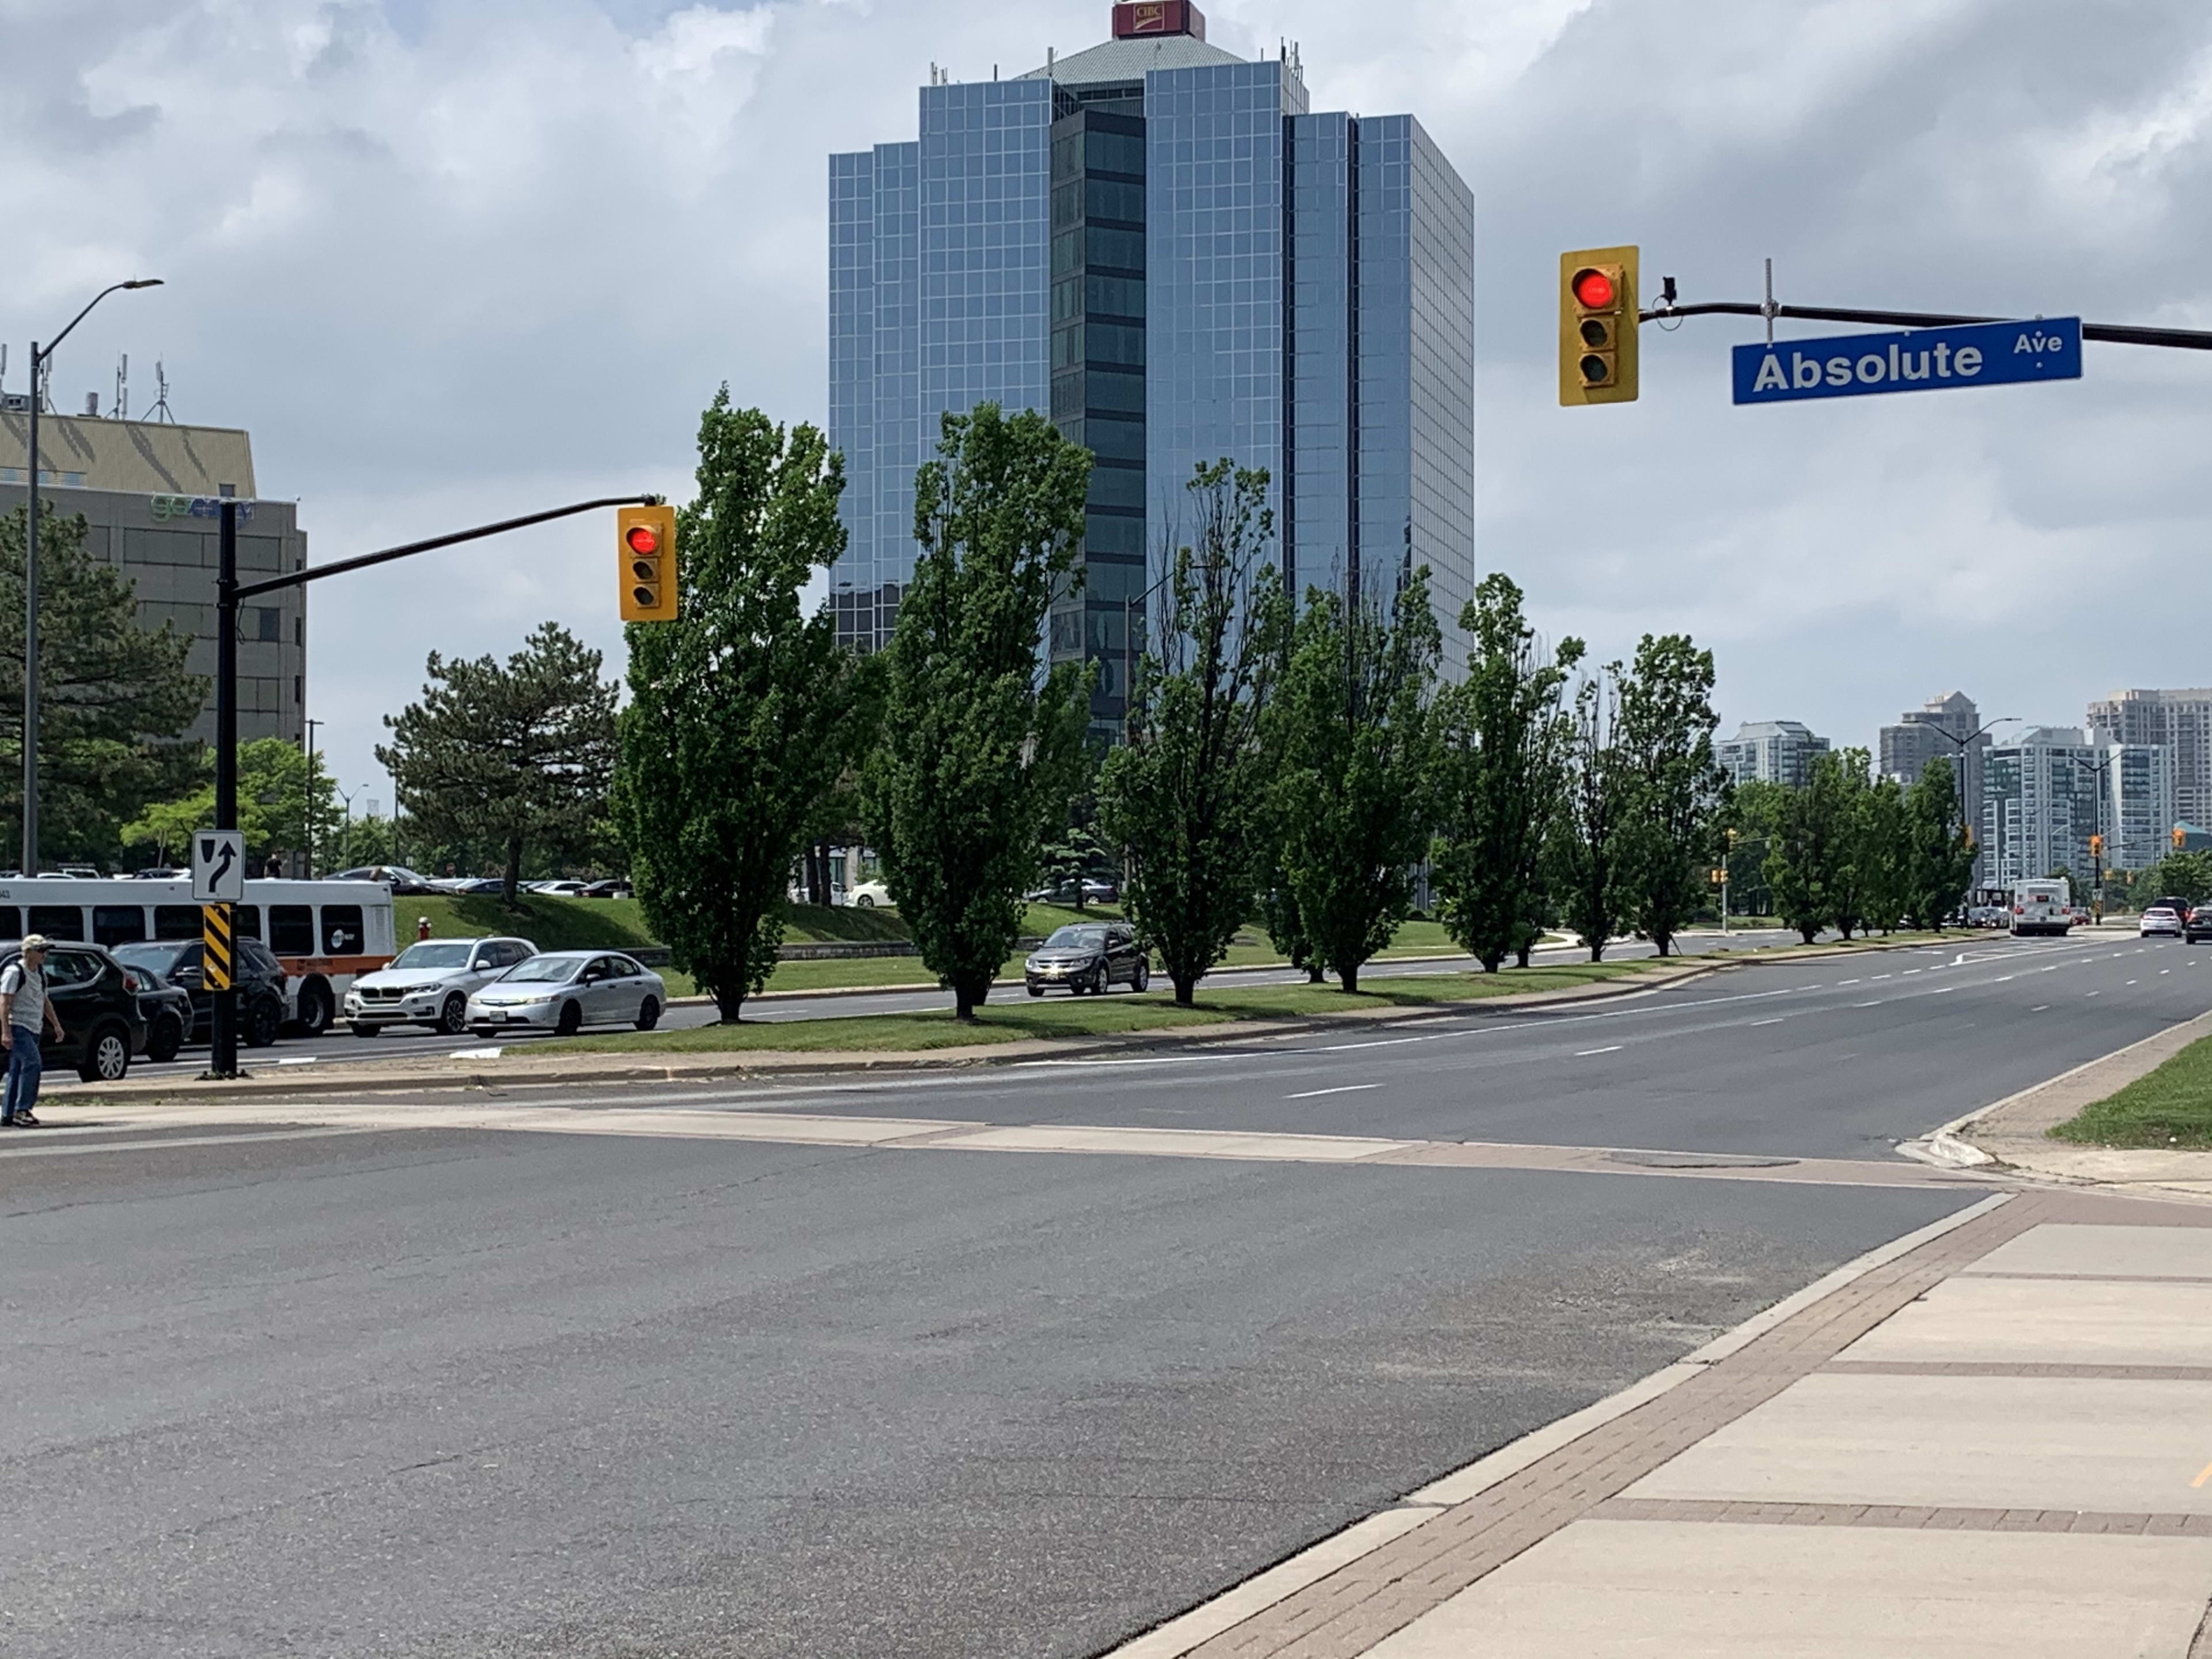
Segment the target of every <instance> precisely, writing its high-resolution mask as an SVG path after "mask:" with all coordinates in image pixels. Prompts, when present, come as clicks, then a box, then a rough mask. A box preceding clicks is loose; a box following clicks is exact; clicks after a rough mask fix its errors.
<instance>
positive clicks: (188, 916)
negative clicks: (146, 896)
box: [154, 904, 253, 940]
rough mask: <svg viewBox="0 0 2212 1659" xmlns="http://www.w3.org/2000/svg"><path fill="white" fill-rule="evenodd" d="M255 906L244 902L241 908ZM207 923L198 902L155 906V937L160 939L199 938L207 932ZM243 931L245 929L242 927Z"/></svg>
mask: <svg viewBox="0 0 2212 1659" xmlns="http://www.w3.org/2000/svg"><path fill="white" fill-rule="evenodd" d="M239 908H240V910H241V911H243V910H250V909H252V908H253V907H252V905H250V904H242V905H240V906H239ZM206 931H207V928H206V923H205V921H204V919H203V918H202V916H201V915H200V907H199V906H198V905H197V904H157V905H155V907H154V937H155V939H172V940H173V939H197V938H198V937H199V936H200V935H201V934H202V933H204V932H206ZM244 931H245V930H244V929H243V928H241V929H240V932H241V933H242V932H244Z"/></svg>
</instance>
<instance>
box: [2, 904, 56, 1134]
mask: <svg viewBox="0 0 2212 1659" xmlns="http://www.w3.org/2000/svg"><path fill="white" fill-rule="evenodd" d="M48 1030H51V1031H52V1033H53V1034H54V1040H55V1041H56V1042H59V1041H60V1040H61V1035H62V1022H61V1018H60V1016H59V1015H58V1014H56V1013H55V1012H54V1006H53V1004H52V1002H51V1001H49V1000H47V998H46V936H45V935H44V934H43V933H32V934H30V935H28V936H27V938H25V939H24V940H23V951H22V954H21V956H19V957H16V958H15V961H13V962H11V963H9V964H8V968H7V971H6V972H4V973H0V1046H4V1047H5V1048H6V1049H7V1050H8V1080H7V1083H6V1085H4V1086H0V1128H7V1129H15V1128H23V1129H35V1128H37V1127H39V1120H38V1119H37V1118H36V1117H35V1116H33V1115H32V1112H31V1108H33V1106H35V1105H37V1104H38V1103H39V1073H40V1068H41V1060H42V1056H41V1055H40V1052H39V1037H40V1033H41V1032H43V1031H48Z"/></svg>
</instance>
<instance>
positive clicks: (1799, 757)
mask: <svg viewBox="0 0 2212 1659" xmlns="http://www.w3.org/2000/svg"><path fill="white" fill-rule="evenodd" d="M1827 752H1828V740H1827V739H1826V738H1823V737H1820V736H1818V735H1816V734H1815V733H1814V732H1812V731H1811V730H1810V729H1809V728H1808V726H1806V725H1805V723H1804V722H1803V721H1802V720H1746V721H1744V722H1743V723H1742V724H1741V725H1740V726H1737V727H1736V729H1735V736H1734V737H1732V738H1723V739H1722V740H1721V741H1720V742H1719V743H1717V744H1714V745H1713V758H1714V759H1715V760H1716V761H1717V762H1718V763H1719V764H1720V769H1721V770H1723V772H1725V773H1727V774H1728V775H1729V782H1731V783H1753V782H1757V783H1781V784H1787V785H1788V786H1789V787H1790V788H1792V789H1802V788H1803V787H1805V785H1806V784H1807V783H1808V781H1810V780H1811V778H1812V775H1813V759H1814V757H1815V756H1816V755H1825V754H1826V753H1827Z"/></svg>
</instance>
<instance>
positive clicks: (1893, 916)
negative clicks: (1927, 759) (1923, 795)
mask: <svg viewBox="0 0 2212 1659" xmlns="http://www.w3.org/2000/svg"><path fill="white" fill-rule="evenodd" d="M1859 810H1860V812H1861V814H1862V819H1861V824H1862V828H1861V832H1860V833H1861V835H1862V836H1863V841H1864V844H1865V849H1866V850H1865V852H1864V853H1863V854H1862V855H1861V858H1860V864H1861V867H1862V872H1863V896H1862V898H1861V915H1862V918H1863V921H1865V923H1866V926H1867V928H1868V931H1869V932H1871V931H1873V930H1874V929H1875V928H1877V927H1879V928H1880V929H1881V931H1882V932H1883V933H1889V932H1891V931H1892V930H1893V929H1894V928H1895V927H1897V926H1898V925H1899V923H1900V922H1902V921H1904V920H1905V914H1906V912H1908V911H1909V910H1911V908H1912V837H1911V830H1910V827H1909V825H1908V824H1907V823H1906V819H1905V790H1904V788H1903V787H1902V786H1901V785H1899V782H1898V781H1897V780H1896V779H1895V778H1876V779H1875V780H1874V781H1872V782H1871V783H1869V785H1868V786H1867V789H1866V793H1865V794H1864V795H1863V797H1862V798H1861V799H1860V802H1859Z"/></svg>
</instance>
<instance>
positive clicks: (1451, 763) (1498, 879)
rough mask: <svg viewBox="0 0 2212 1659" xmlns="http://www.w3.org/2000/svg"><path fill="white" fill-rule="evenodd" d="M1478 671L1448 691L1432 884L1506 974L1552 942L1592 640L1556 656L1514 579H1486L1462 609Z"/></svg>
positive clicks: (1470, 937) (1442, 703) (1451, 916)
mask: <svg viewBox="0 0 2212 1659" xmlns="http://www.w3.org/2000/svg"><path fill="white" fill-rule="evenodd" d="M1460 627H1461V628H1462V629H1463V630H1464V631H1465V632H1466V633H1467V635H1468V638H1469V640H1470V645H1469V647H1468V659H1467V678H1466V679H1464V680H1463V681H1462V682H1461V683H1460V684H1457V685H1455V686H1448V687H1446V688H1445V689H1444V690H1443V691H1442V692H1440V693H1439V694H1438V696H1437V780H1438V787H1437V813H1438V815H1439V818H1440V823H1441V827H1440V829H1439V832H1438V835H1437V842H1436V845H1435V848H1434V849H1433V850H1432V852H1431V861H1432V870H1431V882H1432V884H1434V886H1435V888H1436V890H1437V896H1438V906H1437V908H1438V909H1439V911H1440V912H1441V914H1442V916H1443V924H1444V927H1445V930H1446V931H1447V932H1448V933H1450V935H1451V936H1452V938H1453V939H1455V940H1456V941H1457V942H1458V943H1459V945H1461V947H1462V949H1464V950H1465V951H1468V953H1469V954H1470V955H1472V956H1473V957H1475V959H1476V960H1477V961H1479V962H1480V963H1482V966H1483V969H1484V971H1485V972H1486V973H1496V972H1497V971H1498V965H1499V964H1500V963H1503V962H1504V960H1505V958H1506V957H1509V956H1511V957H1517V958H1519V959H1521V960H1522V961H1524V962H1525V961H1526V960H1527V956H1528V950H1529V949H1530V947H1531V946H1532V945H1534V943H1535V941H1536V940H1538V939H1541V938H1542V937H1543V931H1544V918H1545V910H1546V908H1547V906H1546V894H1545V891H1544V874H1545V858H1544V850H1545V847H1546V845H1547V842H1549V840H1550V839H1551V836H1552V828H1553V823H1554V821H1555V820H1556V819H1557V817H1558V816H1559V812H1560V811H1561V810H1562V809H1563V808H1564V805H1565V761H1566V754H1567V749H1568V745H1569V742H1570V732H1571V726H1570V724H1569V722H1568V721H1567V720H1565V711H1564V708H1563V704H1564V702H1565V696H1566V687H1567V682H1568V679H1569V678H1570V676H1571V674H1572V672H1573V670H1574V666H1575V665H1576V664H1577V663H1578V662H1580V661H1581V660H1582V657H1583V642H1582V641H1580V640H1577V639H1566V640H1562V641H1560V642H1559V647H1558V649H1557V650H1556V651H1554V652H1553V653H1550V654H1549V655H1548V656H1547V654H1546V653H1545V652H1544V651H1543V650H1542V648H1541V647H1540V646H1539V645H1538V644H1537V642H1536V634H1535V630H1534V629H1532V628H1530V627H1529V626H1528V623H1527V622H1526V621H1525V619H1524V618H1523V616H1522V595H1521V590H1520V588H1519V587H1517V586H1515V584H1514V582H1513V581H1512V580H1511V578H1510V577H1508V576H1505V575H1504V574H1495V573H1494V574H1491V575H1488V576H1486V577H1484V578H1483V580H1482V582H1481V584H1480V586H1478V587H1476V589H1475V590H1474V598H1473V599H1470V600H1469V601H1468V605H1467V608H1466V609H1465V610H1464V611H1462V612H1461V613H1460Z"/></svg>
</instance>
